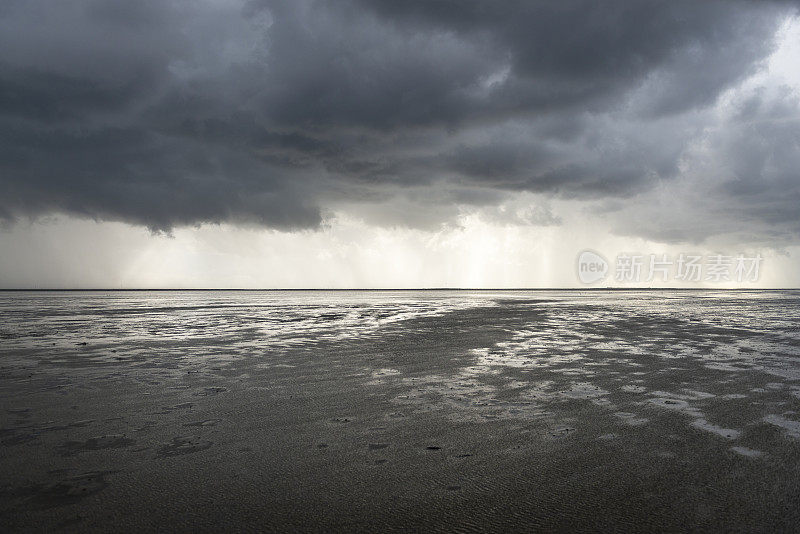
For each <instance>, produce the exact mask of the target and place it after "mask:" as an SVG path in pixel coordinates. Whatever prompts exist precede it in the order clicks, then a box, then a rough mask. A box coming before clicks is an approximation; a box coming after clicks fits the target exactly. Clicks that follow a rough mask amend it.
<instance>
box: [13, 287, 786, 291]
mask: <svg viewBox="0 0 800 534" xmlns="http://www.w3.org/2000/svg"><path fill="white" fill-rule="evenodd" d="M798 290H800V287H753V288H750V287H727V288H726V287H720V288H715V287H608V286H606V287H351V288H325V287H301V288H292V287H280V288H246V287H234V288H225V287H210V288H204V287H190V288H178V287H172V288H170V287H139V288H137V287H126V288H111V287H91V288H67V287H61V288H42V287H36V288H22V287H18V288H0V292H2V291H8V292H11V291H20V292H21V291H38V292H46V291H52V292H57V291H64V292H78V291H87V292H89V291H276V292H279V291H286V292H289V291H798Z"/></svg>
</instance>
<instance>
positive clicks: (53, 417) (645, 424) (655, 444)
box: [0, 291, 800, 530]
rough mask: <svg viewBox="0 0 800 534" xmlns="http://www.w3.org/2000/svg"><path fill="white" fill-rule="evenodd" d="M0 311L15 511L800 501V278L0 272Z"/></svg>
mask: <svg viewBox="0 0 800 534" xmlns="http://www.w3.org/2000/svg"><path fill="white" fill-rule="evenodd" d="M0 313H2V314H3V317H4V318H5V320H4V321H3V323H2V324H0V395H2V399H3V412H2V415H1V417H2V420H1V421H2V424H0V444H1V446H2V450H3V452H4V454H3V455H2V460H0V473H1V474H2V475H3V479H4V481H5V482H4V484H5V485H4V487H3V489H2V493H3V496H4V499H3V501H4V504H3V505H2V508H0V510H1V511H0V516H2V519H3V521H4V523H5V524H6V525H9V528H11V529H17V530H25V529H26V528H28V527H30V526H32V525H46V526H50V527H53V528H55V527H65V528H74V529H76V530H86V529H89V530H91V529H97V530H104V529H108V528H110V527H112V526H122V527H123V528H130V529H133V528H148V527H151V528H152V527H154V526H156V525H159V524H162V523H159V522H160V521H161V522H166V523H164V524H177V523H174V521H176V518H180V520H181V521H182V524H184V525H205V526H206V527H210V526H213V525H214V524H215V523H214V521H216V520H215V519H214V518H215V517H216V516H215V515H214V510H215V509H216V508H217V507H224V508H225V509H226V510H230V512H229V513H230V514H231V515H230V517H229V519H230V520H231V521H238V522H239V526H241V527H242V528H248V527H250V528H300V529H314V528H323V527H325V528H339V529H343V530H346V529H350V528H362V529H378V528H389V529H390V528H393V527H401V526H403V527H415V528H428V529H434V530H435V529H439V530H451V529H453V528H463V529H464V530H472V529H474V530H483V529H486V528H494V529H500V528H517V529H519V528H535V527H539V528H568V527H569V528H611V527H614V528H619V527H622V528H625V529H627V530H648V529H649V528H656V527H659V528H664V529H684V528H704V527H705V528H720V529H723V530H724V529H725V528H726V527H734V526H735V527H736V528H740V529H744V530H749V529H755V530H774V529H778V530H780V529H782V528H787V527H792V526H796V525H797V524H800V523H798V520H800V517H798V514H800V513H799V512H796V511H795V508H796V507H794V506H792V505H791V504H792V503H793V502H795V500H796V498H797V497H798V496H800V483H798V482H797V481H798V480H800V477H798V475H799V474H800V462H798V459H800V359H799V358H798V357H799V356H800V330H799V329H798V325H800V294H798V293H796V292H728V293H726V292H691V291H684V292H666V291H656V292H634V291H630V292H628V291H625V292H620V291H615V292H602V291H592V292H583V293H581V292H569V291H568V292H555V291H554V292H544V291H541V292H540V291H537V292H522V291H520V292H512V291H509V292H446V291H441V292H439V291H425V292H286V293H281V292H167V293H147V292H105V293H99V292H98V293H55V294H48V293H4V294H2V295H0ZM708 488H711V490H713V491H710V492H709V491H708ZM620 496H624V499H623V500H620ZM612 502H613V503H616V504H612ZM108 503H113V504H114V506H115V507H118V508H119V509H120V510H121V511H122V516H121V517H123V519H122V521H124V524H121V525H114V524H113V521H114V519H112V518H109V517H108V516H107V515H104V514H103V513H102V510H104V507H106V506H107V505H108ZM209 503H215V504H214V505H213V506H212V505H209ZM265 503H266V504H265ZM299 503H303V504H302V507H300V504H299ZM730 503H735V508H732V507H731V506H732V505H731V504H730ZM171 522H172V523H171Z"/></svg>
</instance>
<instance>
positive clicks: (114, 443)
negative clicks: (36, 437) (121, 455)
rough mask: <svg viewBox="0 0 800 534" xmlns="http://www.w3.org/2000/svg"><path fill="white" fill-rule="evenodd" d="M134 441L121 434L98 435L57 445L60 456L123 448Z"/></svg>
mask: <svg viewBox="0 0 800 534" xmlns="http://www.w3.org/2000/svg"><path fill="white" fill-rule="evenodd" d="M134 443H136V440H133V439H130V438H126V437H125V436H121V435H111V436H100V437H96V438H89V439H87V440H86V441H66V442H64V443H62V444H61V445H60V446H59V450H60V452H61V455H62V456H72V455H73V454H77V453H80V452H86V451H99V450H104V449H124V448H125V447H130V446H131V445H133V444H134Z"/></svg>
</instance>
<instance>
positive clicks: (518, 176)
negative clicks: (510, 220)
mask: <svg viewBox="0 0 800 534" xmlns="http://www.w3.org/2000/svg"><path fill="white" fill-rule="evenodd" d="M792 9H793V8H792V6H790V5H788V4H783V3H764V2H752V3H751V2H724V3H723V2H696V1H694V0H692V1H669V2H667V1H663V2H628V1H624V2H623V1H620V2H573V1H567V2H558V3H554V2H486V1H478V0H470V1H459V2H451V1H425V2H422V1H406V2H390V1H388V0H387V1H385V2H381V1H369V0H353V1H339V2H322V1H292V2H289V1H286V2H274V1H266V2H262V1H258V2H256V1H253V2H235V1H222V0H219V1H212V0H207V1H205V2H182V1H177V0H176V1H163V0H162V1H155V0H153V1H141V2H128V1H111V0H76V1H73V2H55V3H54V2H45V1H37V0H28V1H24V2H23V1H19V0H10V1H6V2H4V3H3V5H2V6H0V173H1V174H0V217H2V218H5V219H11V218H14V217H19V216H37V215H40V214H45V213H49V212H64V213H69V214H74V215H78V216H84V217H91V218H96V219H102V220H122V221H127V222H131V223H134V224H141V225H145V226H148V227H150V228H152V229H157V230H169V229H170V228H172V227H173V226H176V225H191V224H201V223H204V222H226V221H227V222H234V223H239V224H259V225H264V226H268V227H275V228H289V229H291V228H309V227H315V226H317V225H318V224H319V223H320V221H321V220H322V217H323V212H324V210H325V209H327V208H329V207H331V206H340V205H343V204H345V203H347V204H348V205H349V206H351V209H356V210H357V209H358V208H357V206H358V205H362V206H364V210H365V212H370V211H371V208H369V206H388V205H389V204H391V203H392V199H399V200H398V201H397V202H396V203H395V205H394V207H395V209H394V210H392V209H386V210H385V211H386V213H389V212H390V211H391V212H393V215H392V216H391V217H389V218H388V219H387V221H389V219H390V221H389V222H390V223H391V224H394V223H397V222H399V221H402V222H403V223H405V224H415V221H416V222H419V221H424V222H423V223H422V224H423V225H426V226H427V225H429V224H430V222H431V220H434V219H436V217H435V216H434V217H431V216H428V215H423V214H421V211H422V210H424V211H430V212H432V213H434V214H435V213H440V214H442V217H444V218H446V217H450V216H452V213H454V211H453V210H452V209H450V207H448V206H447V204H452V203H453V202H465V203H468V204H495V203H498V202H500V201H502V199H503V198H506V196H507V195H510V194H513V193H515V192H519V191H532V192H538V193H542V194H546V195H559V196H562V197H565V198H582V199H597V198H600V199H602V198H615V197H630V196H632V195H635V194H638V193H640V192H641V191H643V190H645V191H646V190H647V189H648V188H649V187H651V186H652V185H653V184H654V183H658V182H659V181H661V180H670V179H672V178H674V177H675V176H676V174H677V173H678V161H679V159H680V155H681V153H682V151H683V150H684V149H685V146H686V144H687V143H688V142H689V141H690V140H691V136H689V135H688V134H687V131H686V130H687V128H686V127H685V126H680V127H678V126H675V124H674V122H673V121H672V118H673V117H677V116H681V114H686V112H691V111H693V110H697V109H701V108H703V107H704V106H708V105H710V104H712V103H713V102H714V101H715V100H716V99H717V98H718V97H719V95H720V94H721V93H722V92H723V91H724V90H726V89H727V88H729V87H731V86H732V84H734V83H736V82H737V81H738V80H741V79H742V78H743V77H745V76H746V75H748V74H750V73H752V72H753V71H754V69H755V68H756V67H757V66H758V64H759V61H760V60H761V59H763V58H764V57H765V56H766V55H767V54H768V53H769V51H770V50H771V48H772V46H773V42H772V39H773V36H774V34H775V31H776V29H777V28H778V26H779V24H780V23H781V22H782V21H783V20H784V19H785V17H786V16H787V15H788V14H789V13H791V12H792ZM753 105H754V106H755V107H754V108H753V111H751V112H752V113H762V112H763V110H761V109H759V108H758V106H757V105H755V104H753ZM743 112H744V111H743ZM643 121H644V122H647V121H650V122H653V123H656V124H660V125H661V124H663V125H664V126H663V127H661V126H656V127H653V128H652V129H647V130H646V131H645V132H643V131H642V130H641V128H639V127H638V126H637V125H639V124H642V122H643ZM626 125H627V126H626ZM791 128H795V127H794V126H791V127H790V129H791ZM791 131H792V132H796V131H797V130H794V129H792V130H791ZM765 135H766V134H765ZM786 150H788V151H789V152H791V150H792V149H791V147H788V148H787V149H786ZM737 153H738V154H740V155H741V157H742V158H744V159H745V160H747V162H750V161H751V159H750V158H752V161H753V165H755V167H753V173H755V174H746V173H745V174H742V177H740V178H737V180H738V181H737V180H734V181H732V182H731V183H730V184H728V185H722V186H720V188H721V189H720V191H719V193H718V194H719V195H727V196H732V197H743V196H751V197H754V198H757V199H758V202H757V203H756V204H754V207H753V208H752V209H753V210H754V212H753V216H759V214H760V213H761V211H760V208H758V206H772V204H770V202H771V200H770V199H771V198H772V196H771V195H775V193H773V192H772V191H777V190H778V189H779V188H780V187H786V186H787V183H794V182H793V180H794V176H793V175H792V174H791V170H789V169H786V172H785V173H784V174H780V173H777V174H775V173H773V174H774V176H773V175H770V177H769V178H768V179H765V180H760V181H759V179H756V178H755V177H758V176H762V175H764V173H765V172H766V171H765V169H766V168H767V167H765V166H763V165H762V166H761V167H758V165H757V164H756V163H755V162H756V161H757V160H758V158H759V157H760V153H758V151H757V150H756V149H753V150H750V151H748V150H742V151H740V152H737ZM743 165H744V163H743ZM759 173H760V174H759ZM753 188H755V189H756V191H755V192H754V191H753V190H752V189H753ZM426 191H427V193H426ZM414 197H417V198H420V199H424V201H420V202H417V203H414V202H413V201H412V200H409V199H413V198H414ZM412 205H413V207H412ZM773 207H774V206H773ZM443 208H447V209H443ZM381 209H383V208H381ZM787 210H788V208H787ZM372 211H374V210H372ZM778 211H779V212H780V211H781V210H778ZM790 211H791V210H788V211H786V213H785V215H784V217H796V214H793V213H790ZM402 212H407V214H408V216H407V218H406V220H402V219H403V217H402ZM769 213H772V214H774V213H775V211H774V210H770V211H769ZM398 214H399V215H398ZM534 219H536V218H534ZM537 220H538V219H537ZM548 220H549V219H548Z"/></svg>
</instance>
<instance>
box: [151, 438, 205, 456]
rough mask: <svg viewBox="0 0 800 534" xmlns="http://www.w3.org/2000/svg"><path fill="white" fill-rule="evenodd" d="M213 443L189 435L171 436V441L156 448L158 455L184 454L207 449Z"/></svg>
mask: <svg viewBox="0 0 800 534" xmlns="http://www.w3.org/2000/svg"><path fill="white" fill-rule="evenodd" d="M211 445H213V443H212V442H210V441H205V440H200V439H196V438H191V437H186V438H183V437H177V438H172V442H171V443H167V444H165V445H163V446H162V447H161V448H160V449H158V456H159V457H165V456H181V455H184V454H192V453H195V452H200V451H204V450H206V449H208V448H209V447H211Z"/></svg>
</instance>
